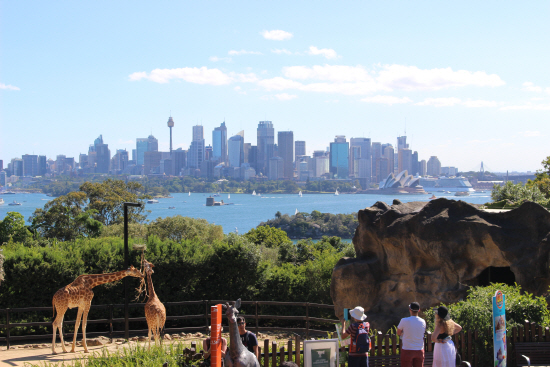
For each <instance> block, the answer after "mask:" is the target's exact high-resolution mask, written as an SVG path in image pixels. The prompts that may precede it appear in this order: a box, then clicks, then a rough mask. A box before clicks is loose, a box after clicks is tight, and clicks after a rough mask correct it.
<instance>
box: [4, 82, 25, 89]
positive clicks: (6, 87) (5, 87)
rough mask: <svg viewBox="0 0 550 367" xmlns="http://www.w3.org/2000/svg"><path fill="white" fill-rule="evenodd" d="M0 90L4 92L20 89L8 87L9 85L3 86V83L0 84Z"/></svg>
mask: <svg viewBox="0 0 550 367" xmlns="http://www.w3.org/2000/svg"><path fill="white" fill-rule="evenodd" d="M0 89H5V90H21V89H19V88H18V87H16V86H13V85H9V84H4V83H0Z"/></svg>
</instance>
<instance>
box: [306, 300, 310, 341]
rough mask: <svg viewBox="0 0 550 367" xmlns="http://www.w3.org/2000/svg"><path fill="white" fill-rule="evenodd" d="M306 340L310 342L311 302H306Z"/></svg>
mask: <svg viewBox="0 0 550 367" xmlns="http://www.w3.org/2000/svg"><path fill="white" fill-rule="evenodd" d="M306 340H309V302H306Z"/></svg>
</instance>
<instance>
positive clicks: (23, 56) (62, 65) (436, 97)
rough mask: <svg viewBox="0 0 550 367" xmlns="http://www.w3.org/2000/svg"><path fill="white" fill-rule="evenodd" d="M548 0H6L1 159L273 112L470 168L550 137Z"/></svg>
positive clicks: (1, 38) (182, 132) (308, 131)
mask: <svg viewBox="0 0 550 367" xmlns="http://www.w3.org/2000/svg"><path fill="white" fill-rule="evenodd" d="M549 17H550V2H547V1H531V2H521V3H520V2H502V1H498V2H497V1H484V2H477V1H461V2H442V1H433V2H428V1H392V2H369V1H362V2H359V1H339V2H336V1H302V2H296V1H276V2H275V1H271V2H267V1H208V2H198V1H193V2H191V1H156V2H143V1H132V2H130V1H94V2H92V1H88V2H85V1H77V2H76V1H25V0H22V1H0V159H3V160H4V162H5V163H4V164H7V161H9V160H10V159H11V158H13V157H20V156H21V155H23V154H32V153H34V154H41V155H44V154H45V155H47V156H48V158H50V157H52V158H54V159H55V156H56V155H58V154H65V155H67V156H69V157H71V156H74V157H75V158H76V159H78V154H80V153H86V152H87V150H88V146H89V145H90V144H92V143H93V140H94V139H95V138H96V137H97V136H99V135H100V134H102V135H103V139H104V141H105V142H106V143H107V144H109V147H110V149H111V153H112V154H114V152H115V150H116V149H124V148H126V149H128V150H131V149H132V148H135V139H136V138H141V137H147V136H148V135H149V134H150V133H151V132H152V133H153V135H154V136H155V137H157V138H158V139H159V148H160V149H161V150H168V145H169V131H168V128H167V127H166V122H167V120H168V117H169V115H170V111H171V114H172V116H173V118H174V121H175V127H174V130H173V134H174V137H173V142H174V146H175V147H182V148H184V149H187V148H188V146H189V143H190V141H191V131H192V129H191V127H192V126H193V125H196V124H202V125H203V126H204V130H205V138H206V142H207V144H208V143H210V142H211V137H212V135H211V131H212V129H213V128H214V127H216V126H219V124H220V123H221V122H222V121H224V120H225V121H226V125H227V127H228V133H229V135H234V134H236V133H237V132H239V131H240V130H244V131H245V142H250V143H252V144H255V142H256V127H257V124H258V121H261V120H270V121H273V124H274V127H275V129H276V131H279V130H292V131H294V139H295V140H305V141H306V144H307V145H306V147H307V153H308V154H309V153H311V152H312V151H313V150H317V149H325V148H326V147H327V146H328V144H329V142H330V141H333V139H334V136H335V135H345V136H346V138H348V139H349V138H351V137H370V138H371V139H372V141H380V142H383V143H392V144H394V145H395V141H396V137H397V136H398V135H402V134H403V133H404V131H405V128H406V132H407V136H408V142H409V143H410V147H411V149H413V150H417V151H418V152H419V157H420V159H426V160H427V159H428V158H429V157H430V156H431V155H437V156H438V157H439V159H440V160H441V162H442V164H443V165H444V166H457V167H458V168H459V169H461V170H471V169H475V168H476V167H479V163H480V162H481V161H484V163H485V165H486V167H489V168H490V169H491V170H494V171H505V170H510V171H513V170H516V171H527V170H531V171H534V170H536V169H539V168H541V165H540V162H541V161H542V160H543V159H544V158H545V157H547V156H549V155H550V149H548V144H547V141H548V138H549V136H550V73H549V72H548V67H549V65H550V47H549V45H550V22H549V21H548V19H549Z"/></svg>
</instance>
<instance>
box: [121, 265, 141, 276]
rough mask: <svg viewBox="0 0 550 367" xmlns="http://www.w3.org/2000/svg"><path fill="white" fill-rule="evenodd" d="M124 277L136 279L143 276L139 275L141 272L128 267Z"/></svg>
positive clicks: (131, 266)
mask: <svg viewBox="0 0 550 367" xmlns="http://www.w3.org/2000/svg"><path fill="white" fill-rule="evenodd" d="M125 275H126V276H131V277H136V278H143V274H141V271H139V270H138V269H136V268H134V266H133V265H130V267H129V268H128V270H126V273H125Z"/></svg>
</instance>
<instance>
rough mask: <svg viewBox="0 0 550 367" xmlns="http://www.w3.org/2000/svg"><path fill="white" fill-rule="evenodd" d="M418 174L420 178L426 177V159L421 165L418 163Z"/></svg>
mask: <svg viewBox="0 0 550 367" xmlns="http://www.w3.org/2000/svg"><path fill="white" fill-rule="evenodd" d="M418 174H419V175H420V176H426V174H427V169H426V160H425V159H423V160H421V161H420V163H418Z"/></svg>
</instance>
